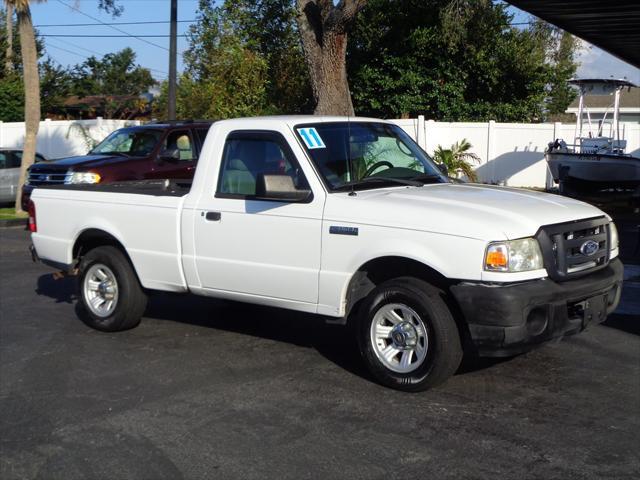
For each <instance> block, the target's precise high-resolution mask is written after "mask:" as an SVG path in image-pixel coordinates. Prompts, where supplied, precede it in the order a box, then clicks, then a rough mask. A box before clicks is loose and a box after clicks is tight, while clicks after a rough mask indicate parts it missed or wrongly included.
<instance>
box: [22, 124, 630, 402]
mask: <svg viewBox="0 0 640 480" xmlns="http://www.w3.org/2000/svg"><path fill="white" fill-rule="evenodd" d="M31 200H32V202H31V203H30V206H29V207H30V208H29V210H30V220H29V222H30V229H31V231H32V232H33V233H32V236H31V237H32V242H33V249H32V254H33V255H34V257H35V258H36V259H37V258H39V259H40V260H42V261H43V262H45V263H47V264H49V265H52V266H54V267H55V268H58V269H63V270H64V271H66V272H68V273H71V274H75V273H77V274H78V285H79V300H78V301H79V309H78V310H79V312H80V314H81V317H82V320H84V322H86V323H87V324H88V325H89V326H91V327H93V328H96V329H98V330H103V331H108V332H110V331H116V330H125V329H128V328H132V327H135V326H136V325H137V324H138V323H139V322H140V319H141V317H142V316H143V314H144V312H145V306H146V304H147V294H148V292H150V291H153V290H158V291H165V292H191V293H193V294H196V295H205V296H210V297H216V298H225V299H231V300H236V301H243V302H249V303H255V304H261V305H269V306H273V307H280V308H287V309H291V310H297V311H300V312H309V313H314V314H317V315H321V316H323V317H325V318H326V319H327V320H331V321H333V322H334V323H344V324H347V323H349V324H352V325H353V326H354V327H355V328H354V331H355V332H356V335H357V340H358V344H359V349H360V352H361V354H362V358H363V359H364V363H365V364H366V365H367V367H368V369H369V371H370V372H371V374H372V376H373V377H374V378H375V379H377V380H378V381H379V382H380V383H382V384H384V385H387V386H390V387H393V388H397V389H400V390H405V391H418V390H424V389H427V388H430V387H433V386H436V385H438V384H440V383H442V382H443V381H445V380H446V379H447V378H448V377H450V376H451V375H453V374H454V373H455V372H456V370H457V369H458V367H459V365H460V362H461V359H462V356H463V351H465V352H473V353H474V354H475V353H477V354H480V355H485V356H510V355H515V354H518V353H521V352H525V351H527V350H529V349H531V348H532V347H534V346H536V345H539V344H541V343H544V342H546V341H549V340H552V339H559V338H562V337H564V336H566V335H570V334H574V333H577V332H580V331H582V330H584V329H585V328H586V327H588V326H589V325H592V324H597V323H600V322H602V321H603V320H604V319H605V318H606V316H607V315H608V314H609V313H611V312H612V311H613V310H615V308H616V306H617V305H618V302H619V299H620V293H621V287H622V276H623V275H622V274H623V266H622V263H621V262H620V260H619V258H618V234H617V232H616V227H615V225H614V224H613V222H612V221H611V218H610V217H608V216H607V215H606V214H605V213H603V212H602V211H601V210H599V209H597V208H596V207H593V206H591V205H588V204H586V203H582V202H579V201H577V200H573V199H570V198H565V197H561V196H556V195H549V194H545V193H539V192H532V191H527V190H521V189H515V188H504V187H498V186H487V185H479V184H469V183H467V184H463V183H452V182H451V181H450V180H449V179H448V178H447V176H446V175H445V174H444V173H443V172H442V171H441V170H440V169H439V167H438V166H437V165H436V164H434V162H433V161H432V160H431V159H430V158H429V157H428V156H427V154H425V152H424V151H423V150H421V149H420V147H419V146H418V145H417V144H416V143H415V142H414V141H413V140H412V139H411V138H410V137H409V136H408V135H407V134H406V133H405V132H404V131H403V130H402V129H401V128H399V127H398V126H396V125H394V124H393V123H390V122H385V121H382V120H376V119H366V118H350V119H348V118H343V117H316V116H291V117H265V118H246V119H236V120H224V121H220V122H216V123H214V124H213V125H212V126H211V128H210V129H209V132H208V133H207V136H206V140H205V142H204V145H203V149H202V153H201V156H200V161H199V162H198V166H197V168H196V171H195V176H194V178H193V182H185V181H179V180H178V181H175V180H170V179H165V180H149V181H139V182H122V183H115V184H111V185H100V184H98V185H67V186H65V185H53V186H48V187H45V188H41V187H37V188H35V190H34V191H33V195H32V199H31ZM176 301H179V300H176ZM238 321H241V320H238ZM301 321H303V319H301ZM347 331H348V330H346V329H345V334H346V332H347Z"/></svg>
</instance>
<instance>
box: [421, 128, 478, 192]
mask: <svg viewBox="0 0 640 480" xmlns="http://www.w3.org/2000/svg"><path fill="white" fill-rule="evenodd" d="M471 146H472V145H471V144H470V143H469V141H468V140H467V139H466V138H463V139H462V140H461V141H459V142H456V143H454V144H453V145H451V147H450V148H442V146H441V145H438V147H437V148H436V150H435V152H433V159H434V160H435V161H436V162H437V163H442V164H444V165H446V166H447V170H448V171H449V174H450V175H453V174H456V175H460V174H462V175H464V176H466V177H467V178H468V179H469V181H471V182H477V181H478V176H477V175H476V172H475V170H474V169H473V163H480V157H478V156H477V155H476V154H475V153H473V152H470V151H469V150H470V149H471Z"/></svg>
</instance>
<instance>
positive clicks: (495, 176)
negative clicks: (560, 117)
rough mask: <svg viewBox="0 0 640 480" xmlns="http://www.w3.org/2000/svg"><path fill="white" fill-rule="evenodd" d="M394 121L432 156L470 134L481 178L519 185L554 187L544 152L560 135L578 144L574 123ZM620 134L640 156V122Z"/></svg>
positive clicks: (467, 137) (487, 180)
mask: <svg viewBox="0 0 640 480" xmlns="http://www.w3.org/2000/svg"><path fill="white" fill-rule="evenodd" d="M392 121H393V122H394V123H396V124H397V125H398V126H400V127H402V128H403V129H404V130H405V131H406V132H407V133H408V134H409V135H411V136H412V138H414V140H416V141H417V142H418V144H419V145H420V146H421V147H422V148H423V149H424V150H426V151H427V153H429V154H433V151H434V150H435V149H436V147H437V146H438V145H442V146H443V147H444V148H449V147H450V146H451V145H452V144H454V143H455V142H458V141H460V140H462V139H463V138H466V139H467V140H468V141H469V142H470V143H471V145H472V146H473V147H472V148H471V151H472V152H473V153H475V154H476V155H478V157H480V163H479V164H477V165H476V166H475V167H476V172H477V173H478V177H479V179H480V181H482V182H487V183H499V184H502V185H509V186H514V187H538V188H544V187H545V186H551V181H552V180H551V177H550V175H549V173H548V169H547V165H546V162H545V160H544V151H545V149H546V148H547V145H548V144H549V142H552V141H554V140H555V139H556V138H562V139H564V140H565V141H566V142H567V143H573V140H574V136H575V125H564V124H561V123H537V124H536V123H531V124H529V123H496V122H493V121H491V122H478V123H463V122H456V123H452V122H434V121H433V120H428V121H425V120H424V117H418V118H416V119H402V120H392ZM621 136H622V137H623V138H624V139H626V140H627V153H630V154H634V155H635V156H640V125H633V124H625V125H624V128H622V126H621Z"/></svg>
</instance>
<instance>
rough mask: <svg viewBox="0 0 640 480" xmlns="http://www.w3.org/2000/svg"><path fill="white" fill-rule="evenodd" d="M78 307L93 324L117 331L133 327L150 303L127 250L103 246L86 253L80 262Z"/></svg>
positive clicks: (88, 321)
mask: <svg viewBox="0 0 640 480" xmlns="http://www.w3.org/2000/svg"><path fill="white" fill-rule="evenodd" d="M79 286H80V301H79V310H80V316H81V318H82V320H83V321H84V322H85V323H86V324H87V325H89V326H90V327H92V328H95V329H97V330H102V331H106V332H115V331H118V330H126V329H129V328H133V327H135V326H136V325H138V323H140V318H141V317H142V314H143V313H144V310H145V308H146V306H147V296H146V295H145V293H144V290H143V289H142V286H141V285H140V282H139V281H138V277H137V276H136V273H135V272H134V270H133V267H132V266H131V264H130V263H129V260H128V259H127V258H126V257H125V256H124V254H123V253H122V252H121V251H120V250H118V249H117V248H115V247H111V246H103V247H98V248H95V249H93V250H91V251H90V252H89V253H87V254H86V255H85V256H84V257H83V259H82V262H81V264H80V285H79Z"/></svg>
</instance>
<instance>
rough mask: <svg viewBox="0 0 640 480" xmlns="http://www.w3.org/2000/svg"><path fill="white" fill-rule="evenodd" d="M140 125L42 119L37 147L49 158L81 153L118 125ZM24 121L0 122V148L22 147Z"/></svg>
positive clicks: (119, 126) (125, 122) (100, 121)
mask: <svg viewBox="0 0 640 480" xmlns="http://www.w3.org/2000/svg"><path fill="white" fill-rule="evenodd" d="M130 125H140V122H139V121H138V120H134V121H130V120H105V119H102V118H100V117H98V118H97V119H95V120H44V121H42V122H40V129H39V131H38V145H37V148H36V150H37V151H38V153H41V154H42V155H44V156H45V157H47V158H49V159H53V158H62V157H69V156H72V155H84V154H85V153H87V152H88V151H89V150H90V149H91V147H92V142H99V141H101V140H102V139H103V138H105V137H106V136H107V135H109V134H110V133H111V132H113V131H114V130H117V129H118V128H122V127H126V126H130ZM23 144H24V122H10V123H9V122H0V148H18V149H21V148H22V146H23Z"/></svg>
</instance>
